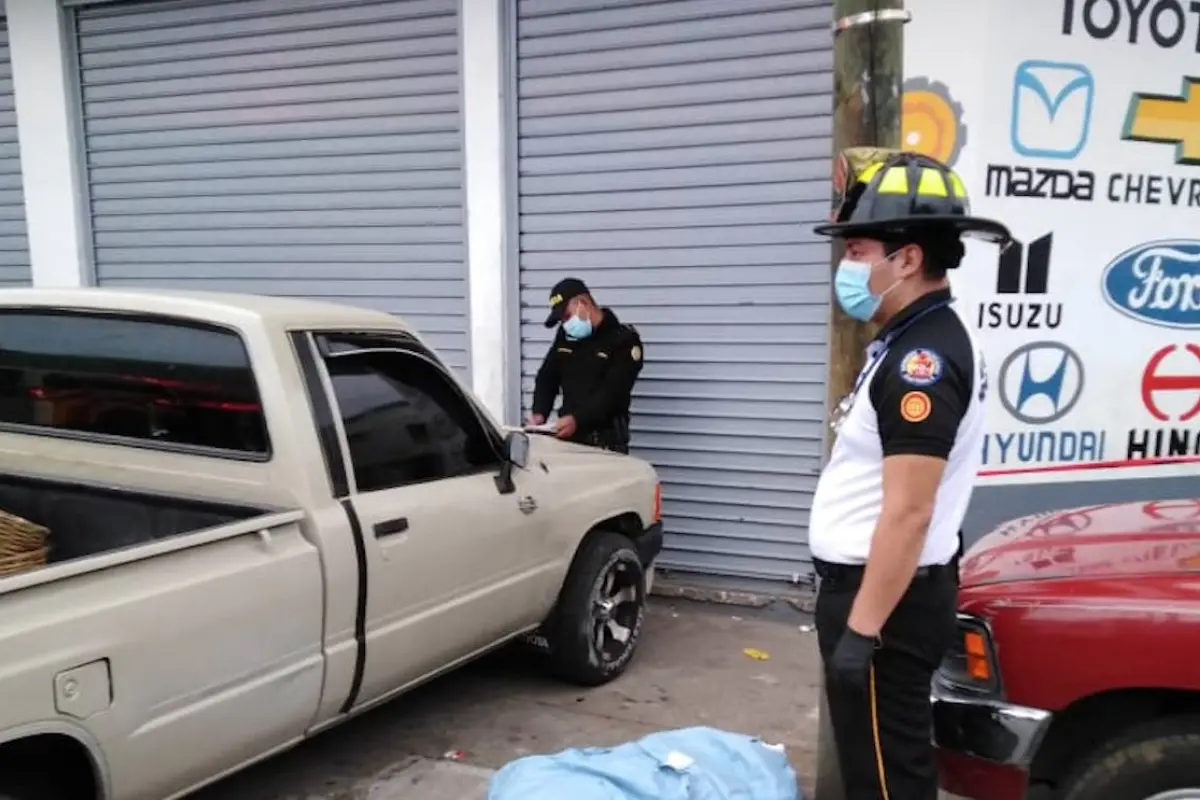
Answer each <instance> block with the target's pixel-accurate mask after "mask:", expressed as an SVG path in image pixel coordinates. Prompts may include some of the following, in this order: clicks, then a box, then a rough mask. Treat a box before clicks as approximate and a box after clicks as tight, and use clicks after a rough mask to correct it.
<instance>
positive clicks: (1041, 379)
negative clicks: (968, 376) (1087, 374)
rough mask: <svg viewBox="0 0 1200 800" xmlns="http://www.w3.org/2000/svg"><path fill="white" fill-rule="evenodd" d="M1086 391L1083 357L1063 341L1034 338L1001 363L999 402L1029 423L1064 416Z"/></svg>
mask: <svg viewBox="0 0 1200 800" xmlns="http://www.w3.org/2000/svg"><path fill="white" fill-rule="evenodd" d="M1082 394H1083V361H1082V360H1080V358H1079V354H1078V353H1076V352H1075V351H1074V350H1072V349H1071V348H1069V347H1067V346H1066V345H1065V344H1062V343H1060V342H1032V343H1030V344H1026V345H1022V346H1021V347H1018V348H1017V349H1016V350H1014V351H1013V352H1012V353H1010V354H1009V356H1008V358H1006V359H1004V363H1003V364H1001V365H1000V386H999V395H1000V402H1001V403H1002V404H1003V405H1004V408H1005V410H1007V411H1008V413H1010V414H1012V415H1013V416H1014V417H1016V418H1017V419H1018V420H1020V421H1021V422H1024V423H1026V424H1028V425H1045V424H1047V423H1050V422H1055V421H1057V420H1060V419H1062V418H1063V417H1065V416H1066V415H1067V414H1068V413H1070V411H1071V409H1072V408H1074V407H1075V404H1076V403H1078V402H1079V398H1080V396H1081V395H1082Z"/></svg>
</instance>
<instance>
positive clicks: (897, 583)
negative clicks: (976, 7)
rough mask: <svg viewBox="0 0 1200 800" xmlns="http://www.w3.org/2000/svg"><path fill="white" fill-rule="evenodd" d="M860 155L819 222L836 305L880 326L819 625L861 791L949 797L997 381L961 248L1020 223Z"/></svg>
mask: <svg viewBox="0 0 1200 800" xmlns="http://www.w3.org/2000/svg"><path fill="white" fill-rule="evenodd" d="M851 153H854V151H851ZM859 157H861V158H859ZM854 158H856V159H858V163H857V164H855V163H852V158H851V156H850V155H848V154H843V156H842V160H841V162H840V169H839V174H840V175H842V176H844V178H845V181H844V182H845V184H846V185H845V188H844V191H843V193H842V196H841V197H839V198H836V199H835V202H837V208H836V209H835V212H834V216H833V220H832V222H831V223H830V224H827V225H820V226H818V227H817V228H816V230H817V233H819V234H822V235H825V236H830V237H836V238H839V239H842V240H843V241H844V242H845V246H846V253H845V258H844V259H843V260H842V261H841V263H840V265H839V266H838V268H837V273H836V276H835V279H834V288H835V293H836V295H837V300H838V302H839V304H840V305H841V306H842V308H843V309H844V310H845V311H846V313H847V314H849V315H850V316H852V317H854V318H855V319H858V320H861V321H863V322H874V323H876V324H878V325H879V332H878V334H877V335H876V336H875V338H874V340H873V341H872V342H871V344H870V346H869V347H868V349H867V353H866V365H865V366H864V367H863V369H862V371H861V372H860V374H859V376H858V379H857V381H856V384H855V386H854V389H853V390H852V391H851V393H850V394H849V395H848V396H847V397H846V398H844V399H843V400H842V401H841V403H839V404H838V407H837V408H836V409H834V410H833V412H832V416H831V425H832V427H833V429H834V432H835V433H836V439H835V440H834V445H833V451H832V453H831V455H830V459H829V463H828V464H827V465H826V467H825V469H824V471H823V472H822V474H821V478H820V481H819V483H818V485H817V492H816V496H815V497H814V500H813V509H812V515H811V521H810V527H809V547H810V549H811V552H812V556H813V564H814V568H815V570H816V572H817V575H818V577H819V578H820V585H819V590H818V594H817V608H816V623H817V633H818V639H819V643H820V649H821V656H822V659H823V661H824V665H825V677H826V691H827V693H828V698H829V711H830V721H831V723H832V727H833V731H834V738H835V739H836V741H837V750H838V757H839V759H840V763H841V773H842V776H843V780H844V781H845V785H846V795H847V798H848V800H880V799H881V798H883V799H884V800H936V797H937V791H938V786H937V771H936V767H935V764H934V750H933V745H932V744H931V742H930V734H931V730H932V727H933V719H932V717H933V709H932V704H931V702H930V682H931V679H932V678H933V674H934V671H935V670H936V669H937V667H938V665H939V664H940V662H941V660H942V657H943V655H944V654H945V653H946V652H947V649H948V648H949V647H950V645H951V643H952V641H953V639H954V637H955V635H956V616H955V615H956V597H957V593H958V556H959V553H960V549H961V544H960V541H961V534H960V530H959V529H960V526H961V525H962V521H963V516H964V514H965V513H966V509H967V504H968V502H969V501H970V499H971V490H972V487H973V484H974V480H975V473H976V471H977V470H978V468H979V466H980V458H981V450H982V445H983V436H984V423H985V411H984V409H985V399H986V396H987V371H986V368H985V365H984V362H983V356H982V353H981V352H980V350H979V347H978V346H977V345H976V343H975V342H974V340H973V338H972V336H971V333H970V331H969V330H968V328H967V326H966V324H964V322H963V321H962V320H961V319H960V318H959V316H958V314H957V313H956V312H955V310H954V307H953V302H954V298H953V297H952V295H951V293H950V285H949V282H948V281H947V277H946V274H947V271H948V270H951V269H954V268H956V267H958V266H959V263H960V262H961V261H962V258H963V255H964V249H963V245H962V242H961V237H962V236H964V235H973V236H978V237H981V238H983V239H985V240H988V241H993V242H1000V243H1004V242H1007V241H1009V240H1010V238H1011V237H1010V235H1009V232H1008V229H1007V228H1005V226H1003V225H1001V224H1000V223H998V222H993V221H991V220H985V219H979V218H976V217H972V216H971V215H970V212H969V204H968V201H967V192H966V187H965V186H964V185H963V181H962V179H961V178H960V177H959V176H958V175H957V174H955V173H954V172H953V171H952V170H951V169H949V168H948V167H947V166H945V165H944V164H941V163H939V162H937V161H935V160H933V159H931V158H927V157H925V156H921V155H916V154H912V153H897V152H895V151H870V152H869V153H868V154H866V155H864V154H863V153H861V152H859V153H856V154H854Z"/></svg>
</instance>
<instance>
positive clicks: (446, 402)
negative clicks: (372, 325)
mask: <svg viewBox="0 0 1200 800" xmlns="http://www.w3.org/2000/svg"><path fill="white" fill-rule="evenodd" d="M318 341H320V339H319V338H318ZM322 349H323V350H324V356H323V361H324V368H325V370H326V374H327V376H328V382H329V383H328V385H329V386H330V388H331V390H332V394H333V397H334V399H335V400H336V409H337V415H338V416H339V417H340V419H341V422H342V425H341V435H342V436H343V438H344V440H345V452H346V454H347V457H346V462H347V464H348V466H349V469H348V471H349V472H350V473H351V477H350V496H349V499H350V504H351V507H352V509H353V511H354V513H355V516H356V517H357V521H358V524H359V527H360V529H361V533H362V537H363V541H364V545H365V550H366V564H367V575H368V580H367V600H366V619H365V631H364V632H365V638H366V659H365V663H364V665H363V674H362V680H361V685H360V690H359V693H358V697H357V702H356V705H360V704H363V703H370V702H372V701H375V700H378V699H380V698H382V697H386V696H388V695H390V694H393V693H394V692H395V691H397V690H399V689H400V688H402V687H403V686H405V685H406V684H409V683H411V682H412V681H415V680H418V679H420V678H422V677H424V676H426V675H428V674H429V673H431V672H434V671H437V670H440V669H443V668H445V667H447V666H450V665H451V664H453V663H454V662H455V661H457V660H459V659H461V658H463V657H465V656H468V655H470V654H472V653H474V652H476V651H478V650H479V649H481V648H483V647H486V646H487V645H490V644H492V643H494V642H495V641H496V640H498V639H500V638H502V637H504V636H506V635H509V634H511V633H513V632H515V631H518V630H520V629H522V628H526V627H528V626H531V625H534V624H536V623H537V622H539V621H540V620H539V619H538V618H537V614H538V611H539V609H542V608H543V606H544V602H545V598H547V597H552V593H553V590H554V587H552V586H551V582H552V581H554V580H556V576H555V573H554V570H553V567H554V559H553V558H552V556H553V555H554V554H555V552H554V549H553V547H551V546H550V531H549V529H548V527H547V526H546V524H545V523H544V519H545V514H544V513H540V512H539V509H538V503H539V497H538V491H537V489H538V486H539V485H540V483H541V482H540V481H539V480H538V475H537V474H536V473H535V472H534V471H530V470H517V471H516V472H517V473H518V474H516V475H514V483H515V485H516V490H515V491H513V492H511V493H507V494H502V493H501V492H500V490H499V488H498V486H497V482H496V480H495V478H496V476H497V475H498V473H499V471H500V465H501V462H502V456H501V452H500V451H501V449H502V446H501V444H500V439H499V435H498V433H497V432H496V431H494V430H491V429H490V424H489V423H487V422H486V421H485V420H484V419H482V418H481V415H479V414H478V413H477V411H476V410H475V408H474V406H473V404H472V403H471V401H470V400H468V399H467V398H466V397H465V396H464V395H463V393H462V392H461V390H460V389H459V388H458V386H457V385H456V384H455V383H454V381H453V380H452V379H451V378H450V377H449V376H448V375H447V374H446V373H445V372H444V370H443V368H442V366H441V365H440V364H439V363H438V362H437V361H436V360H435V359H434V358H433V357H432V356H431V355H429V354H428V353H427V352H424V351H423V349H422V348H420V347H417V346H414V347H412V348H407V349H379V348H376V349H370V348H367V349H357V350H347V351H342V352H330V350H329V348H327V347H326V348H322ZM541 502H545V500H544V499H541Z"/></svg>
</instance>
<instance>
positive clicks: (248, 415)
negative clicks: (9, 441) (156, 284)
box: [0, 309, 269, 456]
mask: <svg viewBox="0 0 1200 800" xmlns="http://www.w3.org/2000/svg"><path fill="white" fill-rule="evenodd" d="M0 426H18V427H20V428H26V429H28V428H33V429H41V430H44V431H46V432H52V433H58V434H71V435H81V436H84V437H97V438H110V437H117V438H120V439H122V440H126V441H128V440H132V441H133V442H134V443H138V442H141V443H146V444H149V443H154V444H155V445H157V446H165V447H171V446H173V445H175V446H182V447H185V448H204V449H213V450H221V451H231V452H234V453H239V454H253V455H256V456H261V455H266V454H267V453H269V447H268V441H267V429H266V423H265V421H264V417H263V412H262V405H261V403H260V400H259V395H258V388H257V386H256V385H255V382H254V373H253V371H252V370H251V368H250V358H249V356H248V355H247V353H246V348H245V345H244V344H243V343H242V340H241V338H240V337H239V336H238V335H237V334H236V333H233V332H231V331H228V330H225V329H223V328H219V327H216V326H211V325H206V324H203V323H200V324H196V323H192V322H190V321H185V320H177V319H172V318H167V317H149V316H137V317H134V316H122V315H113V314H98V313H89V312H82V311H59V310H44V311H43V310H30V309H14V310H11V311H8V310H0Z"/></svg>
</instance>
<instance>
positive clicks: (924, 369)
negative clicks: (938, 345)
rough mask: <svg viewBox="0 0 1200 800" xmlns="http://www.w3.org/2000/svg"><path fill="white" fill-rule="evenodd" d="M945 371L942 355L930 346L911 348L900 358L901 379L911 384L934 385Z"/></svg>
mask: <svg viewBox="0 0 1200 800" xmlns="http://www.w3.org/2000/svg"><path fill="white" fill-rule="evenodd" d="M944 371H945V362H943V361H942V357H941V356H940V355H938V354H937V353H936V352H935V351H933V350H930V349H929V348H928V347H918V348H917V349H915V350H909V351H908V352H907V353H905V354H904V357H903V358H901V359H900V380H902V381H904V382H905V383H907V384H909V385H911V386H932V385H933V384H935V383H937V382H938V381H940V380H941V379H942V372H944Z"/></svg>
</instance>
